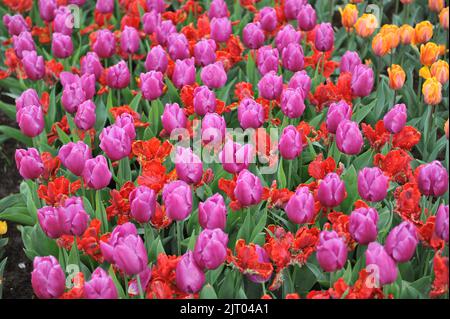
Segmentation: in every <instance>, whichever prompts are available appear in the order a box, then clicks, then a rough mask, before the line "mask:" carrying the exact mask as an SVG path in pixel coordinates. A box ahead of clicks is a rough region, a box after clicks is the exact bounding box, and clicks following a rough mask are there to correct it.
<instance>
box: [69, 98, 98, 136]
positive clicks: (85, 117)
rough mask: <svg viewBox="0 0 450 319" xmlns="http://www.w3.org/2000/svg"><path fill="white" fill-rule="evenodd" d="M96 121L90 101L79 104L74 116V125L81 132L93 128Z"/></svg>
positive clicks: (92, 103) (92, 104)
mask: <svg viewBox="0 0 450 319" xmlns="http://www.w3.org/2000/svg"><path fill="white" fill-rule="evenodd" d="M95 121H96V114H95V104H94V102H92V100H86V101H84V102H83V103H81V104H80V106H79V107H78V109H77V113H76V114H75V119H74V122H75V125H76V126H77V127H78V128H79V129H81V130H85V131H86V130H89V129H91V128H93V127H94V125H95Z"/></svg>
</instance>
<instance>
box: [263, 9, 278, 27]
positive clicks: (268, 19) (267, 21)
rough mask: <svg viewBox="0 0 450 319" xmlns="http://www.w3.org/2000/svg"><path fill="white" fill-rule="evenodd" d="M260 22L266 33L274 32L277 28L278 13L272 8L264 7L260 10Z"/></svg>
mask: <svg viewBox="0 0 450 319" xmlns="http://www.w3.org/2000/svg"><path fill="white" fill-rule="evenodd" d="M259 22H260V23H261V28H262V29H263V30H264V31H267V32H272V31H273V30H275V28H276V27H277V24H278V21H277V12H276V10H275V9H274V8H272V7H264V8H262V9H261V10H259Z"/></svg>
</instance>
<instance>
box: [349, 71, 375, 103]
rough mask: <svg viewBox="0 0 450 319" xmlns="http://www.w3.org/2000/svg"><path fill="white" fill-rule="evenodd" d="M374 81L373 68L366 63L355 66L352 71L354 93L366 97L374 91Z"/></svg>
mask: <svg viewBox="0 0 450 319" xmlns="http://www.w3.org/2000/svg"><path fill="white" fill-rule="evenodd" d="M373 82H374V76H373V70H372V68H371V67H369V66H367V65H365V64H359V65H357V66H355V68H354V69H353V73H352V82H351V88H352V94H353V95H354V96H358V97H364V96H367V95H369V94H370V92H372V88H373Z"/></svg>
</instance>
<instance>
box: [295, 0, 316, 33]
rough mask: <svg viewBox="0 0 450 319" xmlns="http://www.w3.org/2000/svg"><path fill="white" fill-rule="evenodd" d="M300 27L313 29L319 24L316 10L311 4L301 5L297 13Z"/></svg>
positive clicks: (303, 29) (308, 29)
mask: <svg viewBox="0 0 450 319" xmlns="http://www.w3.org/2000/svg"><path fill="white" fill-rule="evenodd" d="M297 23H298V27H299V29H300V30H302V31H305V32H307V31H312V30H313V29H314V27H315V26H316V24H317V14H316V10H314V8H313V7H312V6H311V5H310V4H309V3H307V4H304V5H302V6H301V7H300V10H299V11H298V15H297Z"/></svg>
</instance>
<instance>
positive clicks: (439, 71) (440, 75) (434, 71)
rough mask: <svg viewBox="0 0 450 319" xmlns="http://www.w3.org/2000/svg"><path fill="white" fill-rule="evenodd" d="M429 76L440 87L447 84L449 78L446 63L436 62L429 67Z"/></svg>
mask: <svg viewBox="0 0 450 319" xmlns="http://www.w3.org/2000/svg"><path fill="white" fill-rule="evenodd" d="M430 72H431V75H432V76H433V77H435V78H436V80H438V81H439V83H441V84H442V85H444V84H445V83H447V81H448V77H449V70H448V63H447V61H444V60H438V61H436V62H434V63H433V64H432V65H431V68H430Z"/></svg>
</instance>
